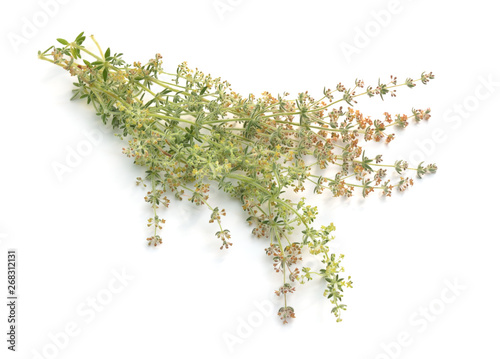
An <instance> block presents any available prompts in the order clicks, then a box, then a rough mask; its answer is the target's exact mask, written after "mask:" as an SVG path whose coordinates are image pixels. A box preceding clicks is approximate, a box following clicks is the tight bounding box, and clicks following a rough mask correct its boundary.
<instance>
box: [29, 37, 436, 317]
mask: <svg viewBox="0 0 500 359" xmlns="http://www.w3.org/2000/svg"><path fill="white" fill-rule="evenodd" d="M85 39H86V37H85V36H84V34H83V33H81V34H79V35H78V36H77V38H76V39H75V40H74V41H72V42H70V41H67V40H64V39H57V41H58V42H59V44H60V45H58V46H51V47H50V48H48V49H47V50H45V51H44V52H39V54H38V55H39V58H40V59H42V60H46V61H49V62H52V63H54V64H56V65H58V66H60V67H62V68H64V69H65V70H67V71H69V73H70V75H71V76H74V77H75V79H76V80H75V82H74V85H75V87H76V88H75V89H74V96H73V98H72V99H84V100H86V101H87V103H88V104H92V106H94V108H95V111H96V113H97V115H98V116H100V117H101V118H102V121H103V122H104V124H110V125H111V126H112V127H113V128H114V129H116V130H117V131H118V133H119V136H120V137H121V139H123V140H124V141H126V143H127V145H126V147H124V148H123V153H124V154H125V155H126V156H128V157H131V158H133V160H134V163H135V164H137V165H139V166H141V167H143V168H144V170H145V173H144V176H143V177H140V178H137V180H136V182H137V184H138V185H143V186H145V187H148V191H147V194H146V196H145V197H144V199H145V201H146V202H148V203H149V204H150V205H151V208H152V217H151V218H149V220H148V223H147V225H148V226H149V227H151V231H152V235H151V236H150V237H149V238H147V241H148V243H149V245H153V246H157V245H158V244H160V243H162V238H161V237H160V234H159V233H160V230H161V229H162V224H164V223H165V220H164V219H163V218H160V216H159V214H158V209H159V208H160V207H162V206H163V207H168V206H169V203H170V199H171V198H172V197H175V198H177V199H179V200H182V199H183V198H187V199H188V200H189V201H191V202H193V203H194V204H195V205H203V206H206V207H207V208H208V211H209V215H208V219H209V222H211V223H215V224H216V226H217V228H218V229H217V230H216V233H215V235H216V237H217V238H219V240H220V241H221V247H220V248H221V249H224V248H228V247H229V246H231V245H232V243H231V242H230V240H231V234H230V231H229V230H228V229H226V228H225V227H224V225H223V221H222V217H223V216H225V214H226V213H225V210H224V209H222V208H219V207H215V206H212V205H211V203H210V196H209V194H210V189H211V188H213V187H216V188H218V189H219V190H221V191H224V192H225V193H227V194H228V195H230V196H231V197H234V198H236V199H237V200H238V201H240V202H241V206H242V209H243V210H244V211H245V212H246V213H247V214H248V219H247V221H248V223H249V224H250V225H251V226H252V227H253V230H252V233H253V234H254V235H255V236H257V237H258V238H263V239H265V240H266V241H268V247H267V248H266V249H265V252H266V253H267V255H268V256H269V257H270V258H271V260H272V262H273V266H274V270H275V271H276V272H277V273H280V274H281V276H282V278H283V284H282V285H281V286H280V287H279V288H278V289H277V290H276V291H275V293H276V295H278V296H282V297H283V306H282V307H281V308H280V309H279V311H278V315H279V316H280V318H281V319H282V320H283V323H287V322H288V320H289V319H290V318H294V317H295V312H294V309H293V307H291V306H290V304H289V296H290V294H291V293H293V292H294V291H295V290H296V285H297V283H301V284H303V283H305V282H307V281H309V280H312V279H313V278H314V277H319V278H321V279H323V280H324V281H325V285H326V287H325V291H324V295H325V296H326V297H327V298H328V299H329V300H330V301H331V303H332V304H333V309H332V312H333V313H334V314H335V316H336V317H337V321H340V320H341V319H340V313H341V311H342V310H344V309H345V308H346V306H345V304H342V303H341V300H342V297H343V290H344V288H346V287H351V285H352V281H351V279H350V277H347V278H344V276H343V274H342V272H344V268H343V267H342V265H341V260H342V258H343V255H341V254H340V255H339V254H335V253H330V250H329V248H328V244H329V242H330V241H331V240H332V239H333V236H332V232H333V231H334V230H335V227H334V225H333V224H332V223H330V224H329V225H326V226H325V225H322V226H319V227H318V226H316V225H315V219H316V217H317V215H318V210H317V207H316V206H313V205H312V204H311V203H309V201H307V200H306V199H305V198H304V197H302V198H301V199H300V200H295V201H293V200H292V199H291V197H292V198H293V196H290V193H291V192H295V193H300V192H302V191H304V190H305V189H306V186H307V185H310V186H312V188H313V191H314V193H317V194H321V193H323V192H328V193H330V195H332V196H333V197H350V196H352V195H353V194H354V193H355V191H357V190H359V192H361V195H362V196H363V197H366V196H368V195H369V194H370V193H371V192H374V191H378V192H380V193H381V194H382V195H383V196H391V193H392V191H393V190H395V189H396V190H399V191H405V190H406V189H407V188H408V187H409V186H411V185H413V178H412V177H411V176H407V175H406V174H405V173H406V172H407V171H413V172H414V173H415V175H416V177H418V178H421V177H422V176H423V175H425V174H428V173H434V172H435V171H436V169H437V167H436V165H434V164H428V165H424V164H423V163H420V164H419V165H418V166H417V167H416V168H410V167H409V165H408V163H407V162H406V161H404V160H398V161H396V162H395V163H394V164H383V163H382V156H381V155H377V156H369V155H368V154H366V153H365V151H364V150H363V147H362V143H366V142H369V141H375V142H385V143H389V142H391V141H392V140H394V137H395V134H394V133H393V132H391V130H392V129H393V128H395V127H400V128H404V127H406V126H407V125H408V124H409V123H410V122H411V121H414V122H419V121H422V120H428V119H429V117H430V114H429V113H430V110H429V109H426V110H420V109H412V110H411V112H410V113H408V114H393V115H391V114H389V113H387V112H385V113H384V114H383V116H381V118H379V119H372V118H371V117H370V116H365V115H363V114H362V113H361V112H360V111H359V110H357V109H355V108H354V107H355V105H356V98H357V97H359V96H368V97H380V98H381V99H383V98H384V96H396V88H397V87H409V88H412V87H414V86H416V83H417V82H421V83H422V84H427V83H428V82H429V80H431V79H433V78H434V76H433V74H432V73H422V74H421V75H420V77H419V78H418V79H412V78H407V79H406V80H405V81H402V82H398V80H397V78H396V77H392V76H391V78H390V79H389V81H388V82H385V83H384V82H380V81H379V82H378V84H377V85H375V86H366V87H365V84H364V83H363V81H362V80H356V81H355V82H354V84H353V86H352V87H350V88H347V87H345V86H343V85H342V84H340V83H339V84H338V85H336V86H335V87H334V88H333V89H327V88H325V89H324V90H323V96H322V97H321V98H319V99H314V98H313V97H312V96H311V95H310V94H309V93H308V92H307V91H306V92H302V93H299V94H298V95H297V97H295V98H290V97H289V96H290V95H289V94H288V93H283V94H278V95H272V94H271V93H269V92H263V93H262V94H261V96H260V97H256V96H254V95H253V94H250V95H248V96H245V97H244V96H242V95H240V94H238V93H236V92H234V91H233V90H232V89H231V87H230V84H229V83H228V82H227V81H223V80H222V79H221V78H214V77H212V76H211V75H206V74H204V73H203V72H201V71H200V70H198V69H196V70H193V69H190V68H189V67H188V66H187V64H186V63H185V62H184V63H182V64H180V65H179V66H178V67H177V70H176V71H175V72H172V73H168V72H165V71H164V70H163V68H162V60H161V59H162V57H161V56H160V54H156V55H155V56H154V58H152V59H150V60H149V61H147V62H146V63H145V64H141V63H140V62H133V63H132V64H128V63H126V62H125V60H123V59H122V54H121V53H114V54H112V53H111V50H110V49H109V48H107V50H105V51H103V50H102V49H101V47H100V45H99V44H98V43H97V41H96V40H95V39H94V37H93V36H91V39H92V41H93V42H94V45H95V46H94V47H95V48H96V49H97V50H96V51H94V52H92V51H90V50H89V49H88V48H87V47H85V46H84V45H83V43H84V41H85ZM332 168H333V169H334V175H330V176H327V175H326V169H328V170H329V172H331V169H332ZM389 169H390V170H393V171H395V172H397V173H398V175H399V179H398V180H397V181H395V182H392V181H391V179H387V177H388V176H387V171H388V170H389ZM318 171H319V173H325V175H320V174H313V173H317V172H318ZM297 232H298V233H297ZM306 253H309V254H311V255H314V256H318V257H319V260H318V262H321V263H322V264H321V265H319V267H320V268H319V269H316V270H313V269H311V268H309V267H305V266H302V265H301V262H302V257H303V255H305V254H306ZM287 300H288V301H287Z"/></svg>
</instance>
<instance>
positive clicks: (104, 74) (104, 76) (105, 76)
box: [102, 68, 108, 82]
mask: <svg viewBox="0 0 500 359" xmlns="http://www.w3.org/2000/svg"><path fill="white" fill-rule="evenodd" d="M102 78H103V79H104V81H105V82H106V81H107V79H108V68H105V69H104V70H103V71H102Z"/></svg>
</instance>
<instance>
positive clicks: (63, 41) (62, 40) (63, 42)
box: [57, 39, 69, 45]
mask: <svg viewBox="0 0 500 359" xmlns="http://www.w3.org/2000/svg"><path fill="white" fill-rule="evenodd" d="M57 41H59V42H60V43H61V44H63V45H68V44H69V42H67V41H66V40H64V39H57Z"/></svg>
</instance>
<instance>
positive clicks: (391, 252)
mask: <svg viewBox="0 0 500 359" xmlns="http://www.w3.org/2000/svg"><path fill="white" fill-rule="evenodd" d="M44 4H45V5H44ZM54 4H56V5H54ZM493 4H494V2H492V1H486V0H477V1H474V2H470V1H439V2H437V1H430V0H427V1H426V0H420V1H408V0H401V1H400V2H398V1H396V2H390V1H389V0H383V1H381V0H380V1H379V0H377V1H373V0H372V1H368V0H364V1H352V2H348V1H342V2H340V1H307V2H306V1H291V0H287V1H263V0H253V1H251V0H241V1H236V0H233V1H230V0H221V1H213V0H203V1H202V0H197V1H156V2H154V1H148V0H142V1H120V2H118V1H116V2H111V1H109V2H103V1H94V0H88V1H66V3H63V2H62V1H61V2H54V1H52V2H50V1H49V0H45V1H44V0H41V1H39V2H38V1H33V0H25V1H19V2H13V1H11V2H8V3H4V4H3V6H2V7H3V9H2V11H1V15H0V17H1V24H2V25H1V26H2V37H1V45H0V46H1V53H2V56H1V60H0V61H1V66H2V75H1V81H2V86H1V87H0V94H1V97H0V98H1V101H2V102H1V103H2V114H1V130H0V153H1V159H2V166H1V168H2V174H1V176H0V196H1V197H0V203H1V205H0V216H1V217H0V240H1V242H0V249H1V251H0V253H1V260H0V265H1V266H0V268H2V269H1V270H0V278H1V279H0V283H2V284H1V285H0V287H2V288H5V289H1V290H0V292H2V293H6V286H7V284H6V261H5V259H6V251H7V249H8V248H17V250H18V253H19V273H18V277H19V296H20V300H19V318H18V319H19V338H18V351H17V353H15V354H14V353H11V352H10V351H7V349H6V341H5V340H6V335H5V332H6V331H7V323H6V316H7V311H6V306H5V305H1V308H2V309H1V310H0V323H1V324H0V327H1V333H2V334H1V335H0V337H1V340H0V342H1V343H2V344H1V348H0V352H1V357H2V358H4V357H6V358H7V357H20V358H21V357H22V358H40V357H39V356H37V354H36V353H40V355H43V357H45V358H74V359H77V358H93V357H96V358H105V357H112V358H166V357H173V358H194V357H196V356H210V357H218V358H254V357H256V356H262V355H265V356H266V357H278V356H282V357H287V358H300V357H306V356H307V357H319V356H323V357H330V358H332V357H335V358H346V359H350V358H365V359H366V358H370V359H375V358H378V359H387V358H393V357H394V358H395V357H398V358H407V359H410V358H471V357H485V358H498V357H500V349H499V347H498V342H497V341H498V337H499V335H500V329H499V327H498V325H499V324H498V323H499V320H500V310H499V306H498V302H499V299H500V296H499V295H500V290H499V286H498V274H499V272H500V271H499V269H500V268H499V267H500V266H499V261H498V250H499V245H498V241H499V239H500V238H499V235H498V226H497V224H498V200H499V195H498V183H497V181H498V174H499V170H498V163H497V155H496V146H495V145H494V143H495V141H496V140H497V136H498V134H499V133H500V132H499V130H500V125H499V117H498V112H497V107H498V106H497V103H498V101H499V99H500V69H499V67H498V64H499V63H500V51H499V45H498V34H499V29H500V25H499V24H498V17H497V15H498V12H497V10H496V8H495V7H494V5H493ZM224 5H225V7H224ZM81 31H85V32H86V34H87V35H91V34H94V35H95V36H96V37H97V39H98V40H99V42H100V43H101V45H102V46H103V47H104V48H107V47H108V46H109V47H111V50H112V52H123V53H124V54H125V55H124V58H125V59H126V60H127V62H129V63H131V62H133V61H142V62H143V63H144V62H146V61H147V60H149V59H150V58H152V57H153V56H154V54H155V53H157V52H159V53H161V54H162V55H163V57H164V68H165V69H167V70H171V71H174V70H175V69H176V66H177V64H179V63H180V62H182V61H188V64H189V65H190V66H192V67H193V68H194V67H198V68H199V69H201V70H203V71H204V72H205V73H211V74H212V75H214V76H222V77H223V78H224V79H227V80H228V81H229V82H230V83H231V84H232V87H233V89H234V90H235V91H237V92H240V93H242V94H243V95H246V94H248V93H255V94H257V95H258V94H260V93H261V92H262V91H270V92H271V93H273V94H277V93H282V92H284V91H288V92H290V93H291V94H296V93H297V92H300V91H305V90H309V92H310V93H311V94H313V96H317V97H319V95H321V91H322V90H323V87H324V86H326V87H332V88H333V87H334V86H335V85H336V84H337V83H338V82H342V83H343V84H344V85H346V86H350V85H351V84H352V83H353V81H354V80H355V79H356V78H362V79H364V80H365V83H366V84H376V82H377V80H378V78H379V77H380V78H381V79H383V80H386V79H388V78H389V76H390V75H395V76H398V78H399V79H400V80H401V81H402V80H404V79H405V78H406V77H413V78H418V77H419V76H420V74H421V73H422V72H423V71H433V73H434V74H435V75H436V79H435V80H433V81H431V82H430V83H429V84H428V85H426V86H422V85H420V84H419V85H418V86H417V87H416V88H414V89H408V88H403V87H402V88H400V90H398V96H397V97H396V98H386V99H385V101H383V102H382V101H381V100H380V99H377V98H372V99H368V98H363V99H360V101H359V103H358V105H357V108H359V109H360V110H361V111H363V112H364V113H365V114H367V115H371V116H373V117H374V118H376V117H380V116H381V114H382V113H383V112H385V111H388V112H391V113H398V112H405V113H409V112H410V111H411V108H412V107H415V108H424V109H425V108H427V107H430V108H431V109H432V117H431V119H430V120H429V122H426V123H420V124H418V125H415V124H413V125H412V126H409V127H408V128H407V129H405V130H404V131H402V132H398V133H397V136H396V140H395V141H394V142H392V143H391V144H390V145H389V146H385V145H383V144H381V145H380V146H371V147H370V154H371V155H375V154H378V153H383V154H384V156H385V159H386V160H387V162H388V163H392V161H393V160H394V159H396V158H406V159H410V160H413V161H412V162H415V161H420V160H425V161H426V162H431V163H433V162H435V163H437V165H438V168H439V170H438V172H437V173H436V174H435V175H433V176H428V177H426V178H424V179H423V180H418V181H416V185H415V186H414V187H413V188H411V189H410V190H409V191H408V192H405V193H404V194H403V195H400V194H397V193H395V194H394V196H393V197H392V198H387V199H381V198H380V196H379V195H378V194H375V195H373V194H372V196H371V197H369V198H367V199H366V200H365V201H363V200H362V198H360V196H357V197H355V198H351V199H349V200H339V199H334V198H330V197H329V196H328V194H326V193H325V194H323V195H322V196H315V197H309V201H310V202H311V203H313V204H315V205H318V206H319V210H320V213H321V216H320V218H319V219H318V225H319V224H327V223H329V222H330V221H334V223H335V224H336V226H337V231H336V233H335V234H336V239H335V243H334V244H333V245H332V246H331V248H332V250H334V251H336V252H341V253H344V254H345V261H344V265H345V268H346V274H348V275H351V276H352V278H353V281H354V288H353V289H350V290H348V291H347V292H346V295H345V298H344V300H345V303H346V304H347V305H348V310H347V311H346V312H344V316H343V318H344V321H343V322H342V323H336V322H335V318H334V316H333V315H332V314H330V309H331V306H330V304H329V302H328V301H327V300H326V299H325V298H324V297H323V296H322V291H323V289H322V288H323V287H322V285H323V284H322V283H320V282H319V281H315V282H311V283H309V284H307V285H305V286H300V287H299V288H298V291H297V293H295V294H293V295H291V296H290V297H289V300H290V304H291V305H292V306H293V307H294V308H295V311H296V313H297V318H296V319H295V320H293V322H292V323H291V324H289V325H287V326H284V325H283V324H282V323H281V322H280V320H279V318H278V316H277V315H276V311H277V310H278V308H279V307H280V306H281V302H280V301H279V299H278V298H275V297H276V296H275V295H274V294H273V291H274V289H276V288H277V287H278V286H279V283H280V278H279V276H278V275H276V274H275V273H274V272H273V270H272V264H271V261H270V260H269V258H268V257H266V256H265V253H264V248H265V247H266V246H267V244H266V242H265V241H263V240H258V239H256V238H254V237H252V236H251V228H249V227H248V226H247V225H246V223H245V221H244V219H245V218H246V216H245V215H244V213H243V212H242V211H241V208H240V206H239V204H238V202H236V201H233V200H230V199H228V198H226V197H225V196H223V195H219V196H215V197H214V199H215V203H216V204H220V205H223V206H224V207H225V208H226V210H227V211H228V213H229V214H228V216H227V218H225V220H226V227H228V228H229V229H230V230H231V232H232V234H233V238H232V239H233V243H234V245H233V246H232V247H231V248H230V250H228V251H219V246H220V243H219V240H218V239H216V238H215V236H214V235H213V233H214V232H215V231H216V226H215V225H214V224H209V223H208V216H209V213H208V211H207V210H206V209H204V208H198V207H194V206H192V205H190V203H187V201H183V202H178V201H173V202H172V204H171V207H170V208H169V209H168V210H167V211H166V212H165V213H164V214H165V217H166V218H167V225H166V227H167V230H165V231H164V233H163V236H164V238H165V240H164V244H163V245H162V246H160V247H159V248H149V247H147V246H146V241H145V238H146V237H148V236H149V235H150V232H149V231H148V229H147V227H146V226H145V222H146V219H147V218H149V216H150V213H149V210H148V207H147V204H146V203H145V202H144V200H143V196H144V191H143V190H142V189H141V188H139V187H136V186H135V177H137V176H139V175H141V174H142V172H141V169H140V168H135V166H133V164H132V161H131V160H130V159H128V158H126V157H125V156H124V155H122V154H121V148H122V146H123V144H122V143H120V141H119V139H118V138H116V137H114V136H113V134H112V132H111V131H109V130H107V129H106V128H104V127H103V126H102V124H101V123H100V120H99V118H97V117H96V116H95V115H94V114H93V111H92V108H91V107H87V106H86V104H85V103H84V102H82V101H76V102H75V101H74V102H70V101H69V98H70V97H71V90H72V82H73V80H74V79H73V78H70V77H69V76H68V74H67V73H66V72H65V71H63V70H62V69H60V68H58V67H56V66H53V65H51V64H50V63H47V62H43V61H39V60H38V59H37V56H36V53H37V50H45V49H46V48H48V47H49V46H50V45H53V44H55V39H56V38H58V37H62V38H67V39H68V40H72V39H73V38H74V37H75V36H76V35H77V34H78V33H80V32H81ZM89 45H90V44H89ZM349 46H350V47H349ZM348 47H349V48H350V49H351V50H353V49H355V53H352V54H351V55H349V54H347V53H346V52H345V51H344V50H343V48H344V49H345V48H348ZM488 82H489V83H490V85H488V86H485V85H484V83H488ZM89 131H90V132H91V133H94V135H95V134H96V133H98V134H100V135H102V137H99V138H100V140H99V141H97V142H96V143H95V144H94V145H92V147H91V149H90V151H89V153H88V154H86V155H85V156H83V157H82V160H81V163H80V164H78V165H77V166H75V167H74V168H72V171H71V172H69V173H65V174H64V175H63V177H62V180H61V181H60V180H59V179H58V177H57V176H56V173H55V171H54V169H53V165H54V163H60V164H66V160H67V156H68V155H69V154H70V153H71V151H76V150H78V149H81V148H82V146H84V145H82V143H85V141H87V137H86V135H85V134H86V133H89ZM96 131H100V132H96ZM79 146H80V147H79ZM416 164H417V163H412V165H416ZM123 271H124V272H125V273H126V275H127V276H128V279H125V281H124V282H123V283H121V284H119V282H113V281H114V279H113V278H116V273H117V272H123ZM113 273H115V274H113ZM446 283H448V284H446ZM449 283H455V284H454V285H455V287H456V288H455V289H454V290H455V292H453V291H450V290H449V289H447V288H448V287H449V286H450V284H449ZM110 285H111V286H112V287H111V288H116V289H117V290H115V292H116V293H114V294H112V296H111V297H107V296H106V294H109V293H110V292H109V288H110V287H109V286H110ZM443 295H444V297H442V296H443ZM5 297H6V294H5ZM92 297H94V298H96V297H98V298H100V299H99V300H101V303H100V304H101V305H100V306H99V307H98V308H99V310H100V311H92V310H90V307H89V304H88V303H89V302H88V300H89V298H92ZM2 298H4V294H2ZM5 300H6V299H5ZM443 300H444V301H443ZM102 301H104V302H105V303H102ZM1 302H2V303H4V299H2V301H1ZM445 302H446V303H445ZM259 303H260V304H261V305H264V308H260V307H259ZM266 303H267V304H266ZM268 303H271V304H272V306H273V307H272V312H271V313H270V314H269V312H268V311H267V310H266V309H267V305H268ZM98 304H99V302H98ZM259 308H260V309H259ZM424 311H427V312H428V313H429V314H428V316H424V314H423V313H424ZM248 325H253V326H250V327H248ZM68 326H69V328H70V332H71V334H74V335H73V336H71V337H67V334H63V332H64V331H65V330H67V329H68ZM72 327H73V329H72V330H71V328H72ZM225 338H226V339H227V338H231V340H232V342H230V343H232V344H228V342H227V340H226V339H225ZM4 339H5V340H4ZM398 340H399V343H398ZM56 344H57V345H58V346H56Z"/></svg>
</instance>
